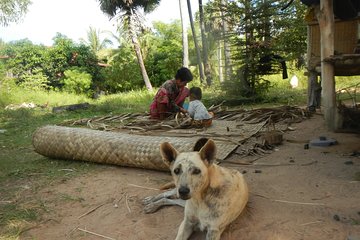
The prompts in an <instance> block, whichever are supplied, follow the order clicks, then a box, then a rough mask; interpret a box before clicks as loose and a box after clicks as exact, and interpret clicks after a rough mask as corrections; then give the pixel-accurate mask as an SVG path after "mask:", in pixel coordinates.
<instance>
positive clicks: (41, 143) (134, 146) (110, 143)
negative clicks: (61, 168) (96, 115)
mask: <svg viewBox="0 0 360 240" xmlns="http://www.w3.org/2000/svg"><path fill="white" fill-rule="evenodd" d="M198 139H199V138H179V137H161V136H142V135H134V134H125V133H118V132H103V131H97V130H90V129H83V128H70V127H60V126H45V127H41V128H39V129H37V130H36V131H35V133H34V134H33V146H34V148H35V151H36V152H37V153H39V154H41V155H44V156H47V157H50V158H59V159H68V160H82V161H90V162H97V163H107V164H116V165H120V166H127V167H138V168H146V169H154V170H162V171H167V170H168V167H167V166H166V165H165V164H164V163H163V161H162V159H161V155H160V151H159V146H160V144H161V143H162V142H165V141H167V142H170V143H171V144H172V145H173V146H174V147H175V148H176V149H177V150H178V151H180V152H182V151H192V149H193V147H194V145H195V143H196V141H197V140H198ZM220 145H221V146H218V150H220V151H219V152H218V158H220V159H223V158H225V157H226V156H227V155H229V154H230V153H231V151H233V150H234V149H235V148H236V145H232V144H224V145H222V144H220Z"/></svg>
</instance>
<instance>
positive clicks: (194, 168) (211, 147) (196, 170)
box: [160, 139, 216, 200]
mask: <svg viewBox="0 0 360 240" xmlns="http://www.w3.org/2000/svg"><path fill="white" fill-rule="evenodd" d="M160 152H161V155H162V157H163V160H164V162H165V163H166V164H167V165H168V166H169V167H170V170H171V174H172V176H173V177H174V181H175V185H176V188H177V193H178V196H179V197H180V198H181V199H184V200H187V199H189V198H191V197H192V196H193V195H194V194H201V192H202V190H203V189H204V188H205V187H206V186H207V185H209V177H208V170H209V167H210V166H211V164H212V163H213V161H214V160H215V154H216V146H215V143H214V141H213V140H211V139H210V140H207V139H206V140H204V139H200V140H199V141H198V143H197V144H195V147H194V151H193V152H182V153H179V152H178V151H177V150H176V149H175V148H174V147H173V146H172V145H171V144H170V143H168V142H164V143H162V144H161V145H160Z"/></svg>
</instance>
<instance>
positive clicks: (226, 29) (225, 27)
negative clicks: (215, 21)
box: [220, 0, 232, 81]
mask: <svg viewBox="0 0 360 240" xmlns="http://www.w3.org/2000/svg"><path fill="white" fill-rule="evenodd" d="M220 5H221V7H220V13H221V20H222V34H223V40H224V58H225V81H226V80H230V79H231V77H232V66H231V54H230V44H229V41H228V40H227V36H226V35H227V33H228V32H229V26H228V23H227V21H226V17H225V14H224V9H226V6H227V3H226V0H221V4H220Z"/></svg>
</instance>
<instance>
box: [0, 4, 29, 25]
mask: <svg viewBox="0 0 360 240" xmlns="http://www.w3.org/2000/svg"><path fill="white" fill-rule="evenodd" d="M30 4H31V1H30V0H1V1H0V25H2V26H4V27H6V26H8V25H9V24H10V23H16V22H18V21H20V20H21V18H22V17H23V16H24V15H25V14H26V12H27V10H28V7H29V5H30Z"/></svg>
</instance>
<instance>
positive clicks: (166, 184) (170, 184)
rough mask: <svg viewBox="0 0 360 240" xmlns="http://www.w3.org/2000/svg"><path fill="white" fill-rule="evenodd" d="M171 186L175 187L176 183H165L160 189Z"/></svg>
mask: <svg viewBox="0 0 360 240" xmlns="http://www.w3.org/2000/svg"><path fill="white" fill-rule="evenodd" d="M170 188H175V183H174V182H168V183H165V184H164V185H162V186H161V187H160V188H159V189H160V190H167V189H170Z"/></svg>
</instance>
